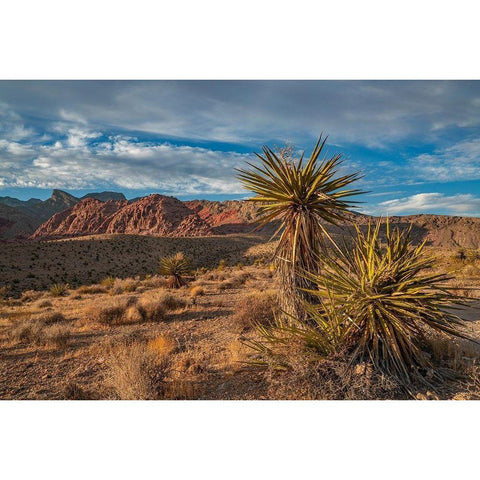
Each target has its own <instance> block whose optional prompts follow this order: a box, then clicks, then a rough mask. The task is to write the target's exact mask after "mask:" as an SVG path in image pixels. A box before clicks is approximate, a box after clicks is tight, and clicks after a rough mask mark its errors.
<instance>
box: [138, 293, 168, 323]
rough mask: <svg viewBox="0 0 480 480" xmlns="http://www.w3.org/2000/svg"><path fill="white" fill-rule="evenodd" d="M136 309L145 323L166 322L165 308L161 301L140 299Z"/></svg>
mask: <svg viewBox="0 0 480 480" xmlns="http://www.w3.org/2000/svg"><path fill="white" fill-rule="evenodd" d="M138 309H139V311H140V313H141V314H142V318H143V320H144V321H146V322H162V321H164V320H166V315H165V311H166V308H165V305H164V303H163V301H162V300H161V299H153V298H152V299H142V300H141V301H140V304H139V305H138Z"/></svg>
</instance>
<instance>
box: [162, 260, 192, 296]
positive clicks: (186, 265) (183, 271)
mask: <svg viewBox="0 0 480 480" xmlns="http://www.w3.org/2000/svg"><path fill="white" fill-rule="evenodd" d="M189 271H190V260H188V259H187V258H186V257H185V256H184V255H183V253H182V252H179V253H177V254H176V255H173V256H171V257H163V258H161V259H160V264H159V268H158V273H160V275H165V276H168V279H167V286H168V287H169V288H180V287H182V286H183V285H185V284H186V281H185V279H184V278H183V277H184V276H185V275H187V274H188V273H189Z"/></svg>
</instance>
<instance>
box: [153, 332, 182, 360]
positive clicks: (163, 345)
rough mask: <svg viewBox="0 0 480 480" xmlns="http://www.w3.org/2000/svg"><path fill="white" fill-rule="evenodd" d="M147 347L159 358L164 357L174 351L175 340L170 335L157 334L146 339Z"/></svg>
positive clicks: (175, 346)
mask: <svg viewBox="0 0 480 480" xmlns="http://www.w3.org/2000/svg"><path fill="white" fill-rule="evenodd" d="M147 348H148V350H150V351H151V352H154V353H155V354H156V355H158V357H159V358H164V357H165V356H167V355H170V354H171V353H173V352H174V351H175V349H176V348H177V342H176V341H175V339H174V338H173V337H171V336H168V335H159V336H158V337H155V338H152V339H151V340H149V341H148V343H147Z"/></svg>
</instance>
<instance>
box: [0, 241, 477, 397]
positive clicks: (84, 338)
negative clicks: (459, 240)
mask: <svg viewBox="0 0 480 480" xmlns="http://www.w3.org/2000/svg"><path fill="white" fill-rule="evenodd" d="M69 243H74V242H69ZM197 256H198V254H197ZM217 263H218V262H217ZM217 263H216V264H217ZM216 264H215V265H216ZM229 264H235V263H234V262H233V260H231V259H229ZM109 271H113V269H110V270H109ZM210 273H211V272H210V271H206V272H204V273H203V274H199V273H198V272H197V279H198V280H197V281H196V282H195V284H194V286H201V287H202V288H204V289H205V291H206V292H207V294H206V295H204V296H201V295H200V296H197V297H195V298H196V302H195V305H193V306H190V304H191V303H193V301H192V300H193V299H192V300H190V299H191V297H190V290H189V289H187V288H182V289H180V290H178V291H175V292H168V291H165V290H163V286H162V285H159V286H153V284H154V283H155V281H156V280H155V279H154V278H153V277H152V278H148V279H146V280H142V281H140V280H139V285H140V287H141V288H142V287H143V288H145V290H144V291H143V292H142V291H141V288H140V289H138V288H137V289H136V291H135V293H134V294H132V293H121V294H119V295H117V296H110V295H109V293H108V291H107V293H99V294H96V295H91V296H90V295H88V294H85V295H74V294H72V295H69V296H65V297H58V298H49V295H48V291H43V292H39V293H40V294H41V295H42V296H43V298H38V300H32V301H26V302H21V301H19V300H18V299H17V300H16V301H13V300H8V301H7V302H4V303H3V304H1V305H0V364H1V365H2V368H0V396H1V397H2V398H6V399H20V398H25V399H78V400H80V399H112V398H118V399H120V398H129V399H140V398H155V399H192V398H202V399H259V398H265V399H270V398H271V399H300V398H350V399H353V398H406V397H405V394H404V393H399V392H397V390H396V389H395V387H394V386H393V387H392V386H391V385H389V384H388V382H387V381H386V380H385V379H381V378H379V377H376V376H373V377H370V375H371V372H370V369H369V368H368V366H367V367H366V372H365V373H363V370H365V369H363V370H362V367H358V369H357V370H355V371H354V372H352V373H349V374H348V375H350V376H348V375H347V376H345V377H344V376H343V375H344V374H343V373H342V372H343V367H344V362H343V360H342V359H341V358H339V359H333V360H332V363H319V362H318V361H313V362H312V361H311V359H310V360H308V359H306V358H305V357H303V358H302V357H301V356H300V353H299V350H300V349H298V348H296V347H298V346H295V345H291V346H289V347H288V348H289V351H288V353H289V354H290V357H289V358H290V359H291V361H290V365H289V369H288V370H286V371H278V370H276V369H274V368H273V366H272V367H270V366H268V367H267V368H266V369H265V370H262V369H258V368H254V367H252V365H251V363H250V362H251V361H252V360H253V359H255V352H253V351H252V350H251V349H250V348H248V346H247V345H246V343H245V342H246V341H247V340H250V339H252V340H253V339H258V333H257V331H256V330H255V329H253V328H250V326H251V324H252V319H253V320H257V319H258V318H262V315H261V314H258V313H252V312H251V310H252V305H253V306H254V307H255V309H256V308H257V307H256V306H255V305H256V303H257V302H256V301H257V300H258V299H259V298H262V297H265V296H267V297H268V296H269V295H272V296H274V295H275V292H274V291H273V290H270V289H271V288H272V281H271V280H270V279H269V278H268V274H269V269H268V262H266V263H265V265H263V266H253V265H246V266H244V267H242V270H241V271H239V270H238V269H237V268H236V267H233V268H232V267H226V268H225V270H224V271H223V272H222V275H224V276H225V279H228V280H234V279H235V277H236V276H237V275H238V274H241V273H248V275H249V276H248V278H247V279H246V281H245V283H243V285H240V286H239V287H238V288H230V289H227V290H225V291H223V292H218V291H217V286H218V284H219V283H220V280H208V279H207V278H206V277H207V276H209V275H210ZM105 274H106V273H105ZM105 274H104V275H103V276H105ZM101 278H102V277H100V279H101ZM100 279H99V280H98V281H100ZM133 280H135V279H133ZM150 281H152V284H150V283H149V282H150ZM242 282H243V280H240V281H239V283H242ZM145 283H147V284H148V285H146V284H145ZM89 285H90V286H93V285H97V284H91V283H90V284H89ZM102 287H105V286H104V285H102ZM45 289H48V285H47V286H46V287H45ZM262 289H263V290H264V291H265V292H261V290H262ZM73 293H77V292H73ZM34 296H35V294H34ZM252 298H254V300H253V301H252ZM43 302H46V303H45V305H42V304H43ZM47 302H48V303H47ZM259 303H260V304H262V302H259ZM242 304H243V305H244V313H245V314H246V317H243V318H244V319H245V322H246V323H245V325H246V328H245V327H244V326H242V324H241V323H240V324H239V322H238V317H239V316H240V312H239V310H241V309H240V308H239V307H240V306H241V305H242ZM187 305H188V306H187ZM111 307H120V312H117V313H119V315H118V316H116V317H115V316H113V321H111V322H110V323H109V320H112V311H111V310H109V308H111ZM103 308H107V312H104V313H102V314H99V312H98V310H102V309H103ZM264 311H265V310H264ZM266 311H267V315H268V313H269V311H268V310H266ZM87 312H88V313H89V315H88V318H87ZM92 312H93V314H92ZM478 312H479V313H478V316H475V315H476V314H475V313H471V316H472V322H471V325H472V327H471V328H472V329H473V328H475V330H472V334H473V333H474V332H475V336H476V337H478V335H479V334H480V322H476V321H475V320H477V319H478V320H480V310H478ZM59 313H61V314H62V316H58V314H59ZM113 313H114V312H113ZM139 313H140V314H141V316H139ZM44 314H45V315H44ZM98 315H106V317H107V322H106V323H103V324H99V323H98V322H97V321H96V320H94V318H96V317H97V316H98ZM248 315H250V317H248ZM92 317H94V318H93V319H92ZM270 318H271V317H270ZM87 320H88V321H87ZM268 321H269V320H268V317H267V320H266V322H267V323H268ZM69 330H70V332H69ZM68 335H69V338H68ZM2 342H3V343H2ZM460 347H461V349H463V353H462V351H460V353H459V352H458V351H456V350H455V349H454V346H452V345H449V344H443V343H441V342H439V343H438V344H437V345H436V346H435V347H432V350H433V348H436V351H435V352H433V351H432V355H435V357H436V358H437V357H438V358H444V360H439V361H441V362H443V364H444V365H446V366H448V365H450V366H454V365H455V362H456V365H457V366H458V368H459V369H461V371H463V372H464V378H462V379H461V380H457V381H455V382H451V383H449V384H448V388H447V387H445V390H442V391H441V392H439V393H438V394H437V395H438V397H439V398H442V399H447V398H455V399H467V398H468V399H473V398H480V376H479V373H480V372H479V371H478V366H477V365H476V358H478V354H474V352H469V351H468V349H467V347H464V346H463V345H460ZM450 350H451V353H449V351H450ZM442 352H443V353H442ZM455 352H457V353H455ZM117 354H118V358H117V359H115V358H113V357H114V356H115V355H117ZM455 355H456V356H457V359H456V360H455ZM287 356H288V355H287ZM462 357H464V358H462ZM473 358H475V361H473V360H472V359H473ZM382 382H383V383H382ZM422 395H423V396H424V397H426V398H433V397H432V394H431V393H428V392H427V391H419V397H418V398H423V397H422ZM409 398H411V397H409Z"/></svg>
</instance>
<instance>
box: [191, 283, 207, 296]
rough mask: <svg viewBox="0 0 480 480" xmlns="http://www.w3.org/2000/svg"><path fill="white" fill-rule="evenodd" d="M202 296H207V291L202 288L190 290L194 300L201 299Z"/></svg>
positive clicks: (198, 286) (197, 286) (195, 287)
mask: <svg viewBox="0 0 480 480" xmlns="http://www.w3.org/2000/svg"><path fill="white" fill-rule="evenodd" d="M201 295H205V289H204V288H203V287H202V286H200V285H196V286H194V287H192V288H191V289H190V296H191V297H192V298H195V297H199V296H201Z"/></svg>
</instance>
